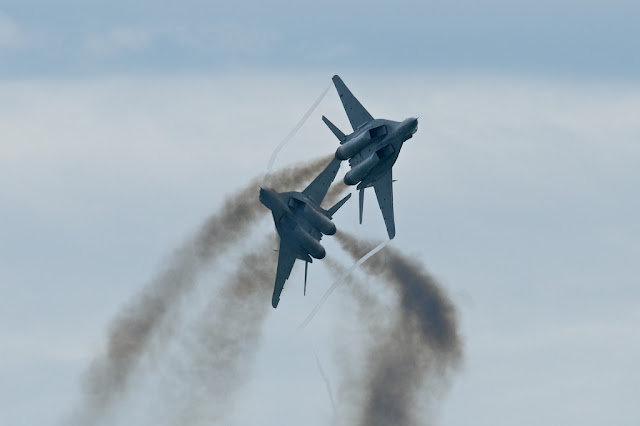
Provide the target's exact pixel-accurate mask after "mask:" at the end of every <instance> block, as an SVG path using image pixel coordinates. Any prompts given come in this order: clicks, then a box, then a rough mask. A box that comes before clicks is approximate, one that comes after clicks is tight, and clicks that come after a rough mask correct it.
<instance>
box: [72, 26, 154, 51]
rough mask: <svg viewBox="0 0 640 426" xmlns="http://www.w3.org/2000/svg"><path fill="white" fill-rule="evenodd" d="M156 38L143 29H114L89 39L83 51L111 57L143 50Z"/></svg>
mask: <svg viewBox="0 0 640 426" xmlns="http://www.w3.org/2000/svg"><path fill="white" fill-rule="evenodd" d="M155 37H157V35H156V34H154V33H153V32H151V31H149V30H147V29H144V28H129V27H114V28H111V29H109V30H108V31H106V32H105V33H103V34H98V35H94V36H92V37H90V38H89V39H88V40H87V41H86V42H85V46H84V47H85V49H86V50H88V51H90V52H93V53H96V54H100V55H111V54H115V53H118V52H120V51H130V52H136V51H140V50H144V49H145V48H147V47H148V46H149V45H150V44H151V43H152V42H153V39H154V38H155Z"/></svg>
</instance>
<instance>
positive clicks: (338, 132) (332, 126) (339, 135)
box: [322, 115, 346, 143]
mask: <svg viewBox="0 0 640 426" xmlns="http://www.w3.org/2000/svg"><path fill="white" fill-rule="evenodd" d="M322 121H324V124H326V125H327V127H328V128H329V130H331V132H332V133H333V134H334V135H336V138H338V140H339V141H340V143H343V142H344V140H345V139H346V136H345V134H344V133H342V130H340V129H338V128H337V127H336V125H335V124H333V123H332V122H331V121H329V119H328V118H327V117H325V116H324V115H323V116H322Z"/></svg>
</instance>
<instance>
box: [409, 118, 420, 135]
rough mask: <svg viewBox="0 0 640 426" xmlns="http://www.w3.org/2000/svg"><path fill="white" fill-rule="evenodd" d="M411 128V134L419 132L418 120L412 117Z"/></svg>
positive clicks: (410, 120)
mask: <svg viewBox="0 0 640 426" xmlns="http://www.w3.org/2000/svg"><path fill="white" fill-rule="evenodd" d="M409 126H410V127H411V134H414V133H415V132H416V131H418V118H417V117H412V118H410V119H409Z"/></svg>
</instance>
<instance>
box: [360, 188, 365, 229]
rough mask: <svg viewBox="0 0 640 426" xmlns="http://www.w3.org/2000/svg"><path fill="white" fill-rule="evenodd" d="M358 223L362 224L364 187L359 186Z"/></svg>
mask: <svg viewBox="0 0 640 426" xmlns="http://www.w3.org/2000/svg"><path fill="white" fill-rule="evenodd" d="M359 195H360V225H362V209H363V207H364V188H360V194H359Z"/></svg>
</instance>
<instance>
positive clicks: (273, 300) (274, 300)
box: [271, 297, 280, 309]
mask: <svg viewBox="0 0 640 426" xmlns="http://www.w3.org/2000/svg"><path fill="white" fill-rule="evenodd" d="M278 303H280V299H279V298H277V299H276V298H275V297H274V298H273V299H271V306H273V309H275V308H277V307H278Z"/></svg>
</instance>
